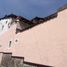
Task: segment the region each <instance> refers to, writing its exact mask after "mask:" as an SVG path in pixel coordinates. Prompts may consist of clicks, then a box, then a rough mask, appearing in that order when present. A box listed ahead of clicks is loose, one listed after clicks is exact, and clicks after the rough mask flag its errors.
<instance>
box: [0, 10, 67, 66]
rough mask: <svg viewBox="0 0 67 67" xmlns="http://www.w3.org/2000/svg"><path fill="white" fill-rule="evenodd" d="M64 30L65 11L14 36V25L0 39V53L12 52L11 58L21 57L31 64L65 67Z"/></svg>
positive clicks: (66, 38) (66, 34)
mask: <svg viewBox="0 0 67 67" xmlns="http://www.w3.org/2000/svg"><path fill="white" fill-rule="evenodd" d="M66 29H67V9H66V10H63V11H61V12H59V13H58V17H57V18H55V19H52V20H49V21H47V22H45V23H43V24H40V25H38V26H35V27H33V28H31V29H29V30H27V31H24V32H21V33H18V34H15V32H16V25H13V27H12V28H11V29H10V30H9V31H7V32H5V33H4V34H3V35H2V36H1V37H0V45H2V46H1V47H0V51H4V52H12V53H13V56H22V57H24V58H25V61H28V62H32V63H38V64H44V65H50V66H54V67H66V66H67V31H66ZM10 41H11V47H9V42H10Z"/></svg>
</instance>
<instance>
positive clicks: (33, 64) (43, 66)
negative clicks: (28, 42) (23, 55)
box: [24, 61, 53, 67]
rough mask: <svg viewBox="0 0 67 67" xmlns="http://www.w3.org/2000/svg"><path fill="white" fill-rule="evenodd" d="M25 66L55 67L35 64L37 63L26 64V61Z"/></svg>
mask: <svg viewBox="0 0 67 67" xmlns="http://www.w3.org/2000/svg"><path fill="white" fill-rule="evenodd" d="M24 66H25V67H53V66H49V65H41V64H35V63H31V62H25V61H24Z"/></svg>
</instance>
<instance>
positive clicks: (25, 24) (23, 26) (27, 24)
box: [16, 13, 58, 33]
mask: <svg viewBox="0 0 67 67" xmlns="http://www.w3.org/2000/svg"><path fill="white" fill-rule="evenodd" d="M57 15H58V13H54V14H52V15H50V16H47V17H45V18H40V17H35V18H33V19H32V20H31V21H29V20H27V19H25V18H21V17H20V18H21V19H19V22H17V28H16V33H18V32H22V31H25V30H28V29H31V28H32V27H34V26H36V25H39V24H41V23H44V22H47V21H48V20H51V19H54V18H56V17H57Z"/></svg>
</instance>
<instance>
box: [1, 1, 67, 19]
mask: <svg viewBox="0 0 67 67" xmlns="http://www.w3.org/2000/svg"><path fill="white" fill-rule="evenodd" d="M64 4H67V0H0V17H3V16H4V15H6V14H7V15H8V14H11V13H14V14H16V15H20V16H23V17H25V18H27V19H32V18H34V17H36V16H38V17H45V16H48V15H50V14H52V13H54V12H56V11H57V9H58V8H59V7H61V6H62V5H64Z"/></svg>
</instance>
